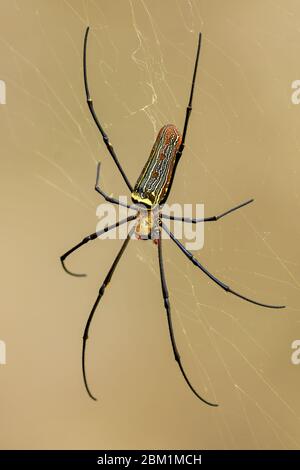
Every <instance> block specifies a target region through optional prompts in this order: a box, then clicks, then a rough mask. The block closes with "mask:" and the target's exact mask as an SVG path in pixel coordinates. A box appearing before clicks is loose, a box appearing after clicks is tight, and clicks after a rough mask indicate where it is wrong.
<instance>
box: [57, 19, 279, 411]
mask: <svg viewBox="0 0 300 470" xmlns="http://www.w3.org/2000/svg"><path fill="white" fill-rule="evenodd" d="M88 33H89V27H88V28H87V29H86V33H85V37H84V46H83V72H84V87H85V94H86V100H87V104H88V107H89V110H90V113H91V115H92V117H93V119H94V122H95V124H96V126H97V127H98V130H99V131H100V133H101V135H102V138H103V141H104V143H105V145H106V148H107V150H108V152H109V153H110V155H111V156H112V158H113V160H114V162H115V164H116V165H117V167H118V169H119V171H120V173H121V175H122V177H123V179H124V181H125V183H126V185H127V187H128V189H129V191H130V193H131V198H132V201H133V203H134V204H135V205H127V204H124V203H121V202H120V201H119V200H118V199H115V198H113V197H110V196H108V195H107V194H106V193H105V192H104V191H103V190H102V189H101V188H100V186H99V177H100V163H98V166H97V176H96V185H95V190H96V191H97V192H98V193H99V194H100V195H101V196H102V197H104V199H105V200H106V201H108V202H110V203H112V204H119V205H125V206H126V207H127V208H131V209H135V211H136V214H135V215H131V216H129V217H127V218H126V219H123V220H120V221H118V222H116V223H115V224H112V225H110V226H107V227H105V228H104V229H102V230H99V231H97V232H95V233H92V234H91V235H88V236H87V237H85V238H84V239H83V240H82V241H81V242H80V243H78V244H77V245H75V246H74V247H73V248H71V249H70V250H68V251H67V252H66V253H65V254H63V255H62V256H61V258H60V259H61V263H62V266H63V268H64V270H65V271H66V272H67V273H68V274H71V275H73V276H85V274H76V273H73V272H71V271H69V269H67V268H66V266H65V259H66V258H67V257H68V256H69V255H70V254H71V253H73V252H74V251H76V250H77V249H78V248H80V247H81V246H82V245H84V244H86V243H87V242H89V241H91V240H95V239H96V238H98V237H100V236H101V235H103V233H105V232H108V231H110V230H112V229H114V228H116V227H118V226H120V225H122V224H125V223H127V222H130V221H132V220H136V225H135V227H134V230H135V234H136V236H137V238H140V239H151V238H153V237H152V234H153V232H154V234H155V236H154V242H155V243H156V245H157V247H158V261H159V270H160V278H161V288H162V294H163V299H164V307H165V310H166V314H167V321H168V327H169V335H170V340H171V344H172V349H173V353H174V357H175V360H176V362H177V364H178V366H179V368H180V371H181V373H182V375H183V377H184V379H185V381H186V383H187V385H188V386H189V388H190V389H191V391H192V392H193V393H194V394H195V395H196V397H197V398H199V399H200V400H201V401H202V402H204V403H206V404H207V405H210V406H218V405H217V404H215V403H211V402H209V401H207V400H205V399H204V398H203V397H201V396H200V395H199V393H198V392H197V391H196V390H195V388H194V387H193V385H192V384H191V382H190V380H189V378H188V377H187V375H186V373H185V370H184V368H183V365H182V362H181V358H180V355H179V352H178V348H177V345H176V341H175V335H174V331H173V325H172V318H171V307H170V301H169V293H168V288H167V282H166V277H165V272H164V264H163V253H162V236H161V234H162V230H164V231H165V232H166V233H167V234H168V235H169V237H170V238H171V240H173V241H174V243H175V244H176V245H177V246H178V248H179V249H180V250H181V251H182V252H183V253H184V255H185V256H186V257H187V258H188V259H189V260H190V261H191V262H192V263H193V264H194V265H195V266H196V267H197V268H199V269H200V270H201V271H202V272H203V273H204V274H206V276H208V277H209V278H210V279H211V280H212V281H213V282H215V283H216V284H217V285H218V286H219V287H221V288H222V289H223V290H224V291H225V292H229V293H231V294H233V295H235V296H237V297H240V298H241V299H243V300H246V301H247V302H251V303H253V304H256V305H260V306H262V307H268V308H284V307H285V306H284V305H268V304H264V303H261V302H258V301H256V300H253V299H250V298H248V297H246V296H244V295H242V294H240V293H238V292H236V291H234V290H233V289H231V288H230V287H229V286H228V285H226V284H225V283H224V282H222V281H220V280H219V279H218V278H217V277H216V276H214V275H213V274H211V273H210V272H209V271H208V270H207V269H206V268H205V267H204V266H203V265H202V264H201V263H200V262H199V261H198V260H197V259H196V258H195V257H194V256H193V255H192V253H191V252H190V251H188V250H187V249H186V248H185V246H184V245H183V244H182V243H181V242H180V241H179V240H178V239H177V238H176V237H175V236H174V234H173V233H172V232H171V231H170V230H169V229H168V227H167V226H166V225H165V224H164V222H163V220H162V219H169V220H179V221H182V222H186V223H193V224H196V223H201V222H213V221H217V220H219V219H221V218H222V217H224V216H226V215H228V214H230V213H231V212H233V211H236V210H237V209H240V208H241V207H244V206H246V205H247V204H250V203H251V202H253V199H249V200H248V201H246V202H243V203H242V204H239V205H237V206H235V207H233V208H231V209H229V210H227V211H225V212H223V213H222V214H219V215H216V216H211V217H205V218H202V219H194V218H186V217H176V216H172V215H166V214H163V213H162V212H161V210H162V207H163V205H164V204H165V202H166V201H167V198H168V196H169V193H170V190H171V187H172V183H173V180H174V176H175V171H176V167H177V164H178V162H179V160H180V157H181V155H182V152H183V149H184V145H185V138H186V133H187V128H188V123H189V118H190V114H191V111H192V101H193V94H194V87H195V81H196V74H197V68H198V61H199V55H200V47H201V33H199V38H198V47H197V52H196V60H195V65H194V72H193V78H192V84H191V90H190V97H189V102H188V106H187V108H186V115H185V121H184V126H183V132H182V135H181V134H180V133H179V131H178V130H177V128H176V127H175V126H174V125H172V124H167V125H165V126H163V127H162V128H161V130H160V131H159V133H158V136H157V138H156V141H155V143H154V145H153V148H152V151H151V153H150V156H149V158H148V160H147V162H146V165H145V167H144V169H143V171H142V173H141V175H140V176H139V178H138V180H137V182H136V184H135V186H134V188H133V187H132V186H131V184H130V182H129V180H128V178H127V176H126V174H125V172H124V170H123V168H122V166H121V164H120V162H119V160H118V157H117V155H116V153H115V151H114V149H113V147H112V145H111V143H110V141H109V138H108V136H107V134H106V133H105V132H104V130H103V128H102V126H101V124H100V121H99V119H98V117H97V115H96V112H95V110H94V106H93V101H92V99H91V97H90V92H89V86H88V78H87V65H86V64H87V60H86V57H87V41H88ZM132 233H133V229H131V230H130V232H129V233H128V235H127V238H126V239H125V241H124V242H123V244H122V247H121V249H120V251H119V252H118V254H117V256H116V258H115V260H114V262H113V264H112V266H111V268H110V270H109V272H108V274H107V275H106V277H105V279H104V281H103V283H102V285H101V287H100V289H99V293H98V296H97V298H96V301H95V303H94V305H93V308H92V310H91V312H90V314H89V317H88V320H87V323H86V326H85V329H84V334H83V346H82V373H83V380H84V384H85V388H86V390H87V393H88V394H89V396H90V397H91V398H92V399H93V400H96V398H95V397H94V395H93V394H92V393H91V391H90V388H89V386H88V382H87V377H86V371H85V351H86V342H87V339H88V333H89V328H90V325H91V322H92V319H93V316H94V314H95V311H96V308H97V306H98V304H99V302H100V300H101V298H102V296H103V294H104V291H105V288H106V287H107V285H108V283H109V282H110V280H111V278H112V276H113V273H114V271H115V269H116V267H117V265H118V263H119V261H120V259H121V257H122V255H123V253H124V251H125V249H126V247H127V245H128V243H129V240H130V238H131V235H132Z"/></svg>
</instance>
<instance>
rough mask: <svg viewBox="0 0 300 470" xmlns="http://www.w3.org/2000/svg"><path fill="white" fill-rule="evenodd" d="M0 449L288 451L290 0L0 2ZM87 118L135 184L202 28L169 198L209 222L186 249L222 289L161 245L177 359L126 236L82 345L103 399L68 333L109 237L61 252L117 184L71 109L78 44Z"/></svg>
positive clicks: (77, 106) (149, 279) (295, 431)
mask: <svg viewBox="0 0 300 470" xmlns="http://www.w3.org/2000/svg"><path fill="white" fill-rule="evenodd" d="M0 9H1V18H0V79H1V80H4V81H5V83H6V91H7V96H6V104H5V105H1V106H0V120H1V125H0V135H1V160H0V161H1V173H0V174H1V184H0V188H1V199H0V201H1V202H0V204H1V234H2V242H1V246H2V255H1V273H2V281H1V287H2V288H1V319H0V339H1V340H3V341H5V343H6V348H7V364H6V365H1V366H0V380H1V387H0V399H1V402H0V403H1V430H0V446H1V448H2V449H14V448H22V449H45V448H46V449H51V448H61V449H64V448H72V449H79V448H84V449H89V448H98V449H100V448H107V449H114V448H124V449H133V448H146V449H147V448H149V449H151V448H157V449H164V448H169V449H182V448H183V449H190V448H199V449H203V448H209V449H212V448H217V449H223V448H225V449H242V448H252V449H254V448H255V449H259V448H262V449H266V448H271V449H286V448H294V449H295V448H299V447H300V428H299V415H300V402H299V386H300V365H298V366H297V365H293V364H292V363H291V355H292V349H291V343H292V342H293V341H294V340H295V339H300V316H299V312H300V297H299V293H300V292H299V289H300V264H299V254H300V249H299V234H300V227H299V220H298V214H299V206H300V200H299V195H300V191H299V176H300V175H299V172H300V163H299V161H300V160H299V155H300V154H299V150H300V139H299V136H298V129H299V122H300V121H299V120H300V105H294V104H292V101H291V94H292V89H291V84H292V82H293V81H294V80H296V79H299V78H300V60H299V57H300V5H299V2H298V1H296V0H252V1H240V0H227V1H226V2H224V1H222V0H213V1H212V0H189V1H187V0H176V1H174V0H173V1H171V0H165V1H163V2H161V1H160V0H124V1H123V0H113V1H111V0H86V1H84V0H63V1H62V0H51V1H50V0H39V1H37V0H22V1H21V0H13V1H11V0H1V1H0ZM88 24H89V25H90V26H91V32H90V38H89V50H88V64H89V78H90V87H91V93H92V96H93V98H94V104H95V107H96V110H97V112H98V114H99V116H101V119H102V122H103V124H104V126H105V129H106V130H107V132H108V133H109V136H110V139H111V141H112V143H113V145H114V147H115V149H116V151H117V153H118V155H119V158H120V160H121V162H122V164H123V166H124V168H125V170H126V172H127V173H128V176H129V178H130V180H131V182H134V181H135V180H136V179H137V177H138V175H139V173H140V171H141V169H142V167H143V165H144V162H145V160H146V158H147V157H148V155H149V152H150V149H151V147H152V144H153V141H154V139H155V137H156V134H157V132H158V130H159V129H160V127H161V126H162V125H163V124H165V123H167V122H172V123H175V124H177V125H178V126H179V128H181V126H182V125H183V120H184V113H185V106H186V104H187V98H188V93H189V88H190V80H191V74H192V67H193V61H194V56H195V49H196V42H197V33H198V31H199V30H200V31H202V33H203V43H202V51H201V59H200V67H199V73H198V77H197V84H196V90H195V99H194V111H193V114H192V117H191V121H190V128H189V131H188V137H187V148H186V151H185V153H184V156H183V158H182V160H181V162H180V165H179V167H178V172H177V175H176V180H175V183H174V186H173V190H172V193H171V197H170V202H180V203H193V204H196V203H197V202H203V203H205V212H206V215H213V214H216V213H219V212H222V211H223V210H226V209H227V208H229V207H231V206H233V205H234V204H237V203H239V202H242V201H244V200H246V199H248V198H249V197H254V198H255V203H254V204H253V205H251V206H248V207H246V208H244V209H243V210H241V211H239V212H236V213H235V214H232V215H230V216H228V217H227V218H225V219H223V220H221V221H219V222H217V223H215V224H211V225H207V226H206V230H205V246H204V249H203V250H201V251H200V252H197V253H195V254H196V255H197V256H198V257H199V259H201V261H202V262H203V263H204V264H205V265H206V266H207V267H209V268H210V270H211V271H212V272H213V273H215V274H216V275H218V276H219V277H220V278H221V279H222V280H223V281H225V282H227V283H230V285H232V287H233V288H235V289H237V290H240V291H241V292H243V293H245V294H246V295H249V296H252V297H254V298H257V299H258V300H262V301H266V302H270V303H279V304H280V303H286V304H287V305H288V308H287V309H286V310H278V311H276V310H270V309H263V308H260V307H256V306H254V305H251V304H248V303H246V302H243V301H242V300H240V299H237V298H235V297H233V296H230V295H226V294H225V293H224V292H223V291H221V290H220V289H219V288H218V287H217V286H215V285H213V284H212V283H211V282H210V281H209V280H208V279H207V278H205V277H204V276H203V275H202V274H201V272H198V271H197V270H196V269H195V268H194V267H193V266H192V265H190V264H189V262H188V260H187V259H186V258H185V257H184V256H183V255H182V254H181V253H180V252H179V251H178V250H177V249H176V247H175V245H174V244H173V243H171V242H170V241H166V243H165V248H164V253H165V265H166V266H165V268H166V274H167V279H168V283H169V290H170V297H171V302H172V312H173V317H174V323H175V328H176V336H177V342H178V346H179V348H180V351H181V353H182V358H183V361H184V364H185V367H186V370H187V372H188V374H189V377H190V379H191V381H192V383H193V384H194V385H195V386H196V387H197V389H198V390H199V392H200V393H201V394H202V395H203V396H205V397H206V398H207V399H211V400H216V401H217V402H218V403H219V404H220V406H219V408H217V409H213V408H209V407H207V406H205V405H203V404H202V403H201V402H199V401H197V399H196V398H195V397H194V396H193V395H192V393H191V392H190V390H189V389H188V388H187V386H186V384H185V382H184V380H183V378H182V377H181V374H180V372H179V370H178V367H177V365H176V363H175V361H174V359H173V355H172V350H171V346H170V343H169V336H168V330H167V324H166V318H165V311H164V308H163V302H162V297H161V288H160V282H159V276H158V266H157V253H156V250H155V247H154V245H153V244H152V243H142V242H132V243H131V244H130V245H129V248H128V251H127V252H126V254H125V255H124V258H123V259H122V262H121V263H120V265H119V268H118V270H117V272H116V274H115V276H114V279H113V282H112V284H111V286H110V288H109V289H108V290H107V293H106V295H105V296H104V298H103V301H102V304H101V305H100V306H99V309H98V311H97V315H96V318H95V321H94V323H93V326H92V330H91V334H90V340H89V344H88V351H87V368H88V377H89V380H90V384H91V387H92V390H93V391H94V393H95V394H96V395H97V396H98V398H99V400H98V402H96V403H94V402H92V401H91V400H90V399H89V398H88V396H87V395H86V393H85V390H84V387H83V383H82V377H81V364H80V361H81V338H82V332H83V328H84V325H85V321H86V319H87V316H88V313H89V311H90V309H91V307H92V304H93V302H94V300H95V297H96V295H97V292H98V288H99V286H100V284H101V283H102V281H103V278H104V276H105V274H106V272H107V270H108V269H109V267H110V265H111V263H112V260H113V258H114V256H115V255H116V252H117V250H118V247H119V245H120V241H114V240H112V241H99V240H96V241H95V242H93V244H90V245H87V246H85V247H83V248H82V249H81V251H80V252H77V253H76V254H75V255H74V256H73V257H72V258H70V259H69V260H68V266H69V267H70V268H73V269H74V270H77V271H79V272H82V271H83V272H87V273H88V277H87V278H85V279H76V278H72V277H68V276H67V275H66V274H65V273H64V272H63V270H62V269H61V266H60V263H59V256H60V255H61V254H62V253H64V252H65V251H66V250H67V249H68V248H70V247H71V246H73V245H74V244H75V243H77V242H79V241H80V240H81V239H82V238H83V237H84V236H85V235H87V234H89V233H91V232H93V231H94V230H95V227H96V223H97V218H96V214H95V211H96V207H97V205H98V204H99V203H100V202H102V200H101V199H100V198H99V196H98V195H97V194H96V193H95V192H94V190H93V185H94V179H95V169H96V162H97V161H98V160H101V161H102V186H103V188H104V189H105V190H106V191H107V192H109V193H113V194H114V195H115V196H118V195H119V194H127V192H126V188H125V186H124V184H123V181H122V179H121V177H120V176H119V175H118V174H117V171H116V168H115V166H114V164H113V162H112V161H111V159H110V157H109V155H108V153H107V152H106V150H105V148H104V145H103V143H102V140H101V138H100V136H99V134H98V133H97V130H96V128H95V126H94V124H93V122H92V120H91V118H90V115H89V113H88V109H87V106H86V103H85V97H84V90H83V78H82V44H83V37H84V31H85V28H86V26H87V25H88Z"/></svg>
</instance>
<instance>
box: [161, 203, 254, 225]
mask: <svg viewBox="0 0 300 470" xmlns="http://www.w3.org/2000/svg"><path fill="white" fill-rule="evenodd" d="M253 201H254V199H249V200H248V201H246V202H243V203H242V204H239V205H238V206H235V207H233V208H232V209H229V210H228V211H226V212H223V213H222V214H219V215H213V216H211V217H205V218H204V219H191V218H189V217H177V216H176V215H167V214H161V217H162V218H163V219H168V220H179V221H181V222H188V223H191V224H197V223H198V222H215V221H217V220H219V219H221V218H222V217H225V215H228V214H230V213H231V212H234V211H236V210H237V209H240V208H241V207H244V206H247V204H250V203H251V202H253Z"/></svg>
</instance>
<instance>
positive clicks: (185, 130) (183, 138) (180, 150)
mask: <svg viewBox="0 0 300 470" xmlns="http://www.w3.org/2000/svg"><path fill="white" fill-rule="evenodd" d="M200 48H201V33H199V37H198V47H197V53H196V60H195V66H194V73H193V80H192V86H191V92H190V99H189V103H188V106H187V108H186V114H185V121H184V126H183V132H182V141H181V144H180V147H179V150H178V152H177V156H176V157H177V159H178V160H179V159H180V157H181V155H182V152H183V149H184V145H185V137H186V132H187V128H188V124H189V119H190V115H191V112H192V104H193V95H194V88H195V81H196V75H197V68H198V62H199V55H200Z"/></svg>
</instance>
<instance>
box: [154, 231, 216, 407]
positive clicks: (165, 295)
mask: <svg viewBox="0 0 300 470" xmlns="http://www.w3.org/2000/svg"><path fill="white" fill-rule="evenodd" d="M158 259H159V269H160V279H161V288H162V294H163V298H164V306H165V309H166V313H167V319H168V326H169V333H170V339H171V343H172V348H173V353H174V357H175V361H176V362H177V364H178V366H179V369H180V370H181V373H182V375H183V377H184V379H185V381H186V383H187V384H188V386H189V388H190V389H191V390H192V392H193V393H194V394H195V395H196V397H197V398H199V399H200V400H201V401H203V402H204V403H206V404H207V405H210V406H218V405H217V404H215V403H210V402H209V401H207V400H205V399H204V398H202V397H201V396H200V395H199V393H197V392H196V390H195V389H194V387H193V386H192V384H191V382H190V381H189V379H188V377H187V375H186V373H185V370H184V368H183V366H182V363H181V359H180V355H179V352H178V349H177V345H176V340H175V335H174V331H173V324H172V317H171V306H170V300H169V293H168V287H167V282H166V276H165V271H164V265H163V253H162V237H161V230H160V231H159V239H158Z"/></svg>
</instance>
